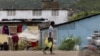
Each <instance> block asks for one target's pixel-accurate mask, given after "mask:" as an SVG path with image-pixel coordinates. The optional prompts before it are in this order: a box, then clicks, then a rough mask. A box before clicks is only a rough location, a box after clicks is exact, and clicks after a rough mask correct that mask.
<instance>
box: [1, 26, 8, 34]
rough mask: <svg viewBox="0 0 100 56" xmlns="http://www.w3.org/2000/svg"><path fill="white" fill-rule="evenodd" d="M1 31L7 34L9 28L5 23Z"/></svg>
mask: <svg viewBox="0 0 100 56" xmlns="http://www.w3.org/2000/svg"><path fill="white" fill-rule="evenodd" d="M2 33H3V34H7V35H9V29H8V26H7V25H5V26H3V27H2Z"/></svg>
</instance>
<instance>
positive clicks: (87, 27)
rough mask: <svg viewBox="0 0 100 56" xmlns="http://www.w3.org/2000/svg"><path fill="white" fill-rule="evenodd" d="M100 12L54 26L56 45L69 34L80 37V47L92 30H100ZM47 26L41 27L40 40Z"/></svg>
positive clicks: (44, 34)
mask: <svg viewBox="0 0 100 56" xmlns="http://www.w3.org/2000/svg"><path fill="white" fill-rule="evenodd" d="M99 24H100V14H95V15H91V16H88V17H84V18H81V19H78V20H75V21H70V22H66V23H62V24H58V25H56V26H55V37H54V39H55V40H56V46H57V47H59V45H60V44H61V42H62V41H63V40H64V39H66V38H67V37H68V36H69V35H73V36H75V37H81V45H80V48H82V47H83V46H85V45H87V44H88V40H87V37H89V36H91V35H92V34H93V32H94V31H100V25H99ZM47 31H48V28H45V29H41V32H42V33H41V35H42V41H43V40H44V38H45V37H47V36H46V35H47V33H46V32H47Z"/></svg>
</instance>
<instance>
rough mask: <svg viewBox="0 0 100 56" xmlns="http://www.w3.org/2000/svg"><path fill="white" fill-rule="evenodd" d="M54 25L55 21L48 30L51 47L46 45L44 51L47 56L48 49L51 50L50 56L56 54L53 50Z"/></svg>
mask: <svg viewBox="0 0 100 56" xmlns="http://www.w3.org/2000/svg"><path fill="white" fill-rule="evenodd" d="M54 25H55V22H54V21H52V22H50V26H49V29H48V38H47V40H48V45H49V46H48V45H46V47H45V48H44V50H43V53H44V54H46V52H45V51H46V50H47V49H50V54H54V53H53V50H52V49H53V36H54Z"/></svg>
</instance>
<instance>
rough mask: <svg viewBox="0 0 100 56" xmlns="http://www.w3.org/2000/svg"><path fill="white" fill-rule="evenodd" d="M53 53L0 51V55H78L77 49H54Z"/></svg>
mask: <svg viewBox="0 0 100 56" xmlns="http://www.w3.org/2000/svg"><path fill="white" fill-rule="evenodd" d="M54 53H55V54H52V55H51V54H50V53H49V51H47V54H43V52H42V51H0V56H78V53H79V51H59V50H56V51H54Z"/></svg>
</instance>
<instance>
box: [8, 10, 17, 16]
mask: <svg viewBox="0 0 100 56" xmlns="http://www.w3.org/2000/svg"><path fill="white" fill-rule="evenodd" d="M7 16H15V11H7Z"/></svg>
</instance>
